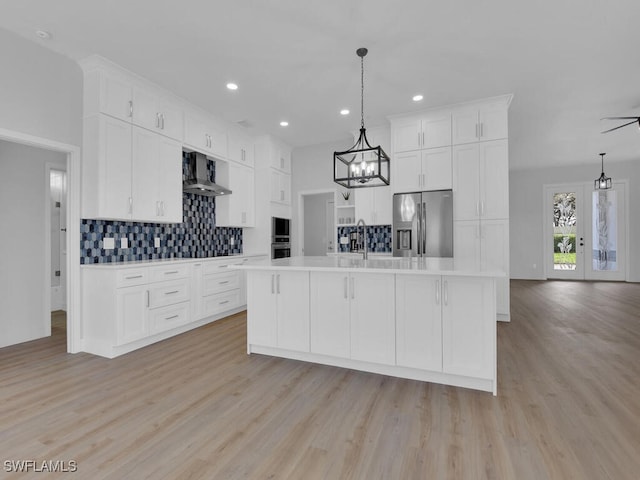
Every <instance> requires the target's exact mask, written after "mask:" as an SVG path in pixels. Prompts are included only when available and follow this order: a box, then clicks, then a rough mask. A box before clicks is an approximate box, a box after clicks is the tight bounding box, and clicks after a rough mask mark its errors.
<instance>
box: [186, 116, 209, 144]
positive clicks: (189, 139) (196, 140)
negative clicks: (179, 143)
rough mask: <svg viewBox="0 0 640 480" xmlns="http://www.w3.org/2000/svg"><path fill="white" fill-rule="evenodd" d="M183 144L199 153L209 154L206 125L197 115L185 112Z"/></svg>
mask: <svg viewBox="0 0 640 480" xmlns="http://www.w3.org/2000/svg"><path fill="white" fill-rule="evenodd" d="M184 142H185V143H186V144H188V145H191V146H192V147H194V148H195V149H196V150H198V151H200V152H204V153H207V152H210V147H209V133H208V132H207V125H206V123H205V121H204V120H203V119H202V118H200V117H199V116H198V115H194V114H192V113H186V112H185V116H184Z"/></svg>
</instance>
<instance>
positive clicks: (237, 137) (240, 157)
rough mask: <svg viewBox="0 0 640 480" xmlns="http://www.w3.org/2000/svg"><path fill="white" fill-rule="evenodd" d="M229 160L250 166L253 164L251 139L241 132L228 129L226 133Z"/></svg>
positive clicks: (253, 154)
mask: <svg viewBox="0 0 640 480" xmlns="http://www.w3.org/2000/svg"><path fill="white" fill-rule="evenodd" d="M227 139H228V147H229V148H228V152H229V160H231V161H233V162H238V163H240V164H242V165H247V166H250V167H253V166H254V157H255V153H254V151H255V149H254V145H253V139H252V138H251V137H250V136H249V135H247V134H245V133H242V132H238V131H233V130H230V131H229V132H228V135H227Z"/></svg>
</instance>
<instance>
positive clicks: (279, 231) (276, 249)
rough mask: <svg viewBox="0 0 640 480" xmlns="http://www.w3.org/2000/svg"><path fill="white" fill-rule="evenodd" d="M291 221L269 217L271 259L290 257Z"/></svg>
mask: <svg viewBox="0 0 640 480" xmlns="http://www.w3.org/2000/svg"><path fill="white" fill-rule="evenodd" d="M290 226H291V220H289V219H288V218H279V217H271V258H272V259H275V258H287V257H290V256H291V236H290Z"/></svg>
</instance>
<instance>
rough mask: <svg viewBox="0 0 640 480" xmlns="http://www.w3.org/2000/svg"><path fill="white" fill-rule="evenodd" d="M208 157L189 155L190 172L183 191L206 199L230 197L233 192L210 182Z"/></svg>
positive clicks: (195, 153) (199, 154)
mask: <svg viewBox="0 0 640 480" xmlns="http://www.w3.org/2000/svg"><path fill="white" fill-rule="evenodd" d="M207 162H208V159H207V156H206V155H205V154H203V153H200V152H191V153H189V170H188V174H187V179H186V180H185V181H184V182H183V183H182V191H183V192H186V193H193V194H195V195H204V196H206V197H217V196H218V195H229V194H230V193H231V190H229V189H228V188H225V187H222V186H220V185H218V184H216V183H213V182H212V181H211V180H209V172H208V170H207Z"/></svg>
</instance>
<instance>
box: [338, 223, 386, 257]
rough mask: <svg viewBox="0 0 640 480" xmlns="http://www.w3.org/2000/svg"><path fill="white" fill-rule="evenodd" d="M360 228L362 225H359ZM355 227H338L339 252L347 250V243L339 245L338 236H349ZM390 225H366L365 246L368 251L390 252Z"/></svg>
mask: <svg viewBox="0 0 640 480" xmlns="http://www.w3.org/2000/svg"><path fill="white" fill-rule="evenodd" d="M360 228H362V227H360ZM355 230H356V227H338V235H337V242H336V245H338V251H339V252H349V251H350V250H349V244H346V245H341V244H340V237H347V238H349V234H350V233H351V232H353V231H355ZM392 238H393V235H392V233H391V225H367V247H368V250H369V251H370V252H376V253H391V252H392V246H391V239H392Z"/></svg>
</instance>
